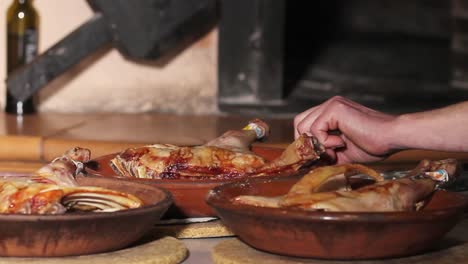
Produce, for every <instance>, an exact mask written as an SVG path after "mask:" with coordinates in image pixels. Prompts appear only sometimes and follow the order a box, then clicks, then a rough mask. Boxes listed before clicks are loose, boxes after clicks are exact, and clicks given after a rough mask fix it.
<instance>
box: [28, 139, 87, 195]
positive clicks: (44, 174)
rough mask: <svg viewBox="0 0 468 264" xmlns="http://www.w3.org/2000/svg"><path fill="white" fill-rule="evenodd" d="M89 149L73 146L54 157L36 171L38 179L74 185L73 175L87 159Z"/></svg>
mask: <svg viewBox="0 0 468 264" xmlns="http://www.w3.org/2000/svg"><path fill="white" fill-rule="evenodd" d="M90 157H91V151H90V150H89V149H85V148H79V147H75V148H73V149H70V150H68V151H67V152H65V154H64V155H62V156H61V157H58V158H56V159H54V160H53V161H52V162H51V163H49V164H47V165H45V166H44V167H42V168H40V169H39V170H38V171H37V174H38V176H39V178H38V180H41V181H43V182H47V183H53V184H57V185H62V186H76V185H77V183H76V181H75V177H76V175H77V174H78V173H80V172H81V171H82V170H83V163H85V162H87V161H89V159H90Z"/></svg>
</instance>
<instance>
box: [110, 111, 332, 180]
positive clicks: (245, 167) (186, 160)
mask: <svg viewBox="0 0 468 264" xmlns="http://www.w3.org/2000/svg"><path fill="white" fill-rule="evenodd" d="M268 130H269V128H268V126H267V125H266V124H265V123H264V122H262V121H260V120H254V121H253V122H251V123H250V124H249V125H248V126H247V127H246V128H244V129H242V130H239V131H228V132H226V133H224V134H223V135H222V136H220V137H219V138H216V139H214V140H212V141H210V142H208V143H207V144H205V145H202V146H194V147H179V146H174V145H169V144H154V145H151V146H146V147H142V148H132V149H127V150H125V151H123V152H122V153H120V154H119V155H117V156H116V157H115V158H114V159H112V160H111V163H110V165H111V167H112V168H113V169H114V171H115V172H116V173H118V174H119V175H120V176H123V177H135V178H151V179H178V178H194V177H196V178H198V179H200V178H216V179H231V178H238V177H242V176H258V175H265V174H275V173H288V172H294V171H297V170H298V169H299V168H301V167H302V166H304V165H305V164H306V163H308V162H310V161H315V160H317V159H319V155H320V154H321V153H322V152H323V151H324V150H323V148H322V147H321V145H320V144H319V143H318V142H317V141H316V140H315V139H314V138H312V137H309V136H307V135H303V136H302V137H299V138H298V139H297V140H296V141H295V142H294V143H293V144H291V145H290V146H289V147H288V148H287V149H286V150H285V152H284V153H283V155H281V157H279V158H278V159H276V160H274V161H272V162H270V163H269V162H267V161H266V160H264V159H263V158H262V157H260V156H258V155H255V154H254V153H252V152H250V144H251V143H252V142H253V140H255V139H259V138H262V137H264V136H266V135H267V134H268Z"/></svg>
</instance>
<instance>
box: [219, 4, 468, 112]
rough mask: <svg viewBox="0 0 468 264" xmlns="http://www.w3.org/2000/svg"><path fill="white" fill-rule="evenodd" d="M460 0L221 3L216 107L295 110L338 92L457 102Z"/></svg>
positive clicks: (384, 102)
mask: <svg viewBox="0 0 468 264" xmlns="http://www.w3.org/2000/svg"><path fill="white" fill-rule="evenodd" d="M464 2H467V3H468V1H464V0H454V1H452V2H450V1H440V0H426V1H422V0H415V1H403V0H397V1H392V0H378V1H373V0H341V1H340V0H328V1H283V0H236V1H232V0H224V1H221V2H220V12H221V13H220V23H219V31H220V32H219V66H218V67H219V95H218V96H219V105H220V108H221V110H223V111H228V112H246V113H253V112H255V113H266V114H279V113H296V112H299V111H302V110H304V109H306V108H308V107H310V106H312V105H315V104H319V103H320V102H323V101H324V100H326V99H328V98H330V97H332V96H334V95H342V96H346V97H348V98H351V99H354V100H356V101H358V102H360V103H363V104H365V105H368V106H370V107H373V108H377V109H380V110H383V111H388V112H407V111H419V110H426V109H431V108H435V107H441V106H444V105H448V104H451V103H455V102H459V101H462V100H466V99H467V98H468V82H467V81H468V77H465V74H466V73H465V72H466V71H465V70H464V69H467V70H468V60H465V58H467V55H465V53H464V49H463V48H465V49H466V50H467V52H468V37H467V38H466V40H465V39H464V38H463V37H464V35H463V32H465V31H467V30H468V22H464V20H463V17H464V14H465V12H466V13H467V14H468V11H467V10H468V8H466V9H465V5H464ZM467 6H468V4H467ZM467 17H468V16H467ZM467 21H468V20H467ZM467 36H468V35H467ZM466 54H468V53H466ZM465 65H466V66H465Z"/></svg>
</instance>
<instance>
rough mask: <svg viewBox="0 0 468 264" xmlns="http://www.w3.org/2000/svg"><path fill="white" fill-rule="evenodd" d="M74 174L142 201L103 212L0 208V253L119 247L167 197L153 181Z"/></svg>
mask: <svg viewBox="0 0 468 264" xmlns="http://www.w3.org/2000/svg"><path fill="white" fill-rule="evenodd" d="M77 180H78V183H79V184H80V185H86V186H99V187H104V188H109V189H114V190H118V191H123V192H127V193H130V194H134V195H136V196H137V197H139V198H140V199H141V200H143V202H144V203H145V206H143V207H141V208H136V209H129V210H122V211H117V212H106V213H66V214H63V215H21V214H8V215H7V214H0V226H1V229H0V240H1V241H2V242H1V245H2V246H1V247H0V255H1V256H9V257H11V256H21V257H57V256H71V255H84V254H91V253H99V252H106V251H111V250H117V249H121V248H124V247H126V246H128V245H130V244H131V243H133V242H135V241H137V240H138V239H139V238H141V237H142V236H143V235H144V234H145V233H146V232H147V231H148V230H149V229H150V228H151V227H153V225H154V224H155V223H157V221H158V220H159V219H160V218H161V216H162V215H163V214H164V213H165V212H166V210H167V209H168V208H169V206H170V204H171V202H172V198H171V195H170V193H169V192H167V191H165V190H163V189H160V188H156V187H154V186H149V185H145V184H139V183H133V182H128V181H122V180H118V179H107V178H101V177H78V179H77Z"/></svg>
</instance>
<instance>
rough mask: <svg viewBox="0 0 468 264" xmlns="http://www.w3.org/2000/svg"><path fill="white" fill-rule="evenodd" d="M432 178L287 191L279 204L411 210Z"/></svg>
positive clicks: (426, 193)
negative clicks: (332, 189)
mask: <svg viewBox="0 0 468 264" xmlns="http://www.w3.org/2000/svg"><path fill="white" fill-rule="evenodd" d="M434 187H435V182H434V181H433V180H430V179H410V178H404V179H398V180H386V181H382V182H378V183H376V184H373V185H370V186H366V187H363V188H361V189H358V190H353V191H335V192H323V193H309V194H299V195H288V196H287V197H285V199H283V200H281V201H280V203H279V204H280V206H282V207H295V208H301V209H305V210H326V211H347V212H355V211H368V212H380V211H413V210H414V209H415V205H416V203H418V202H420V201H422V200H424V199H426V198H427V197H428V196H429V195H430V194H431V193H432V192H433V191H434Z"/></svg>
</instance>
